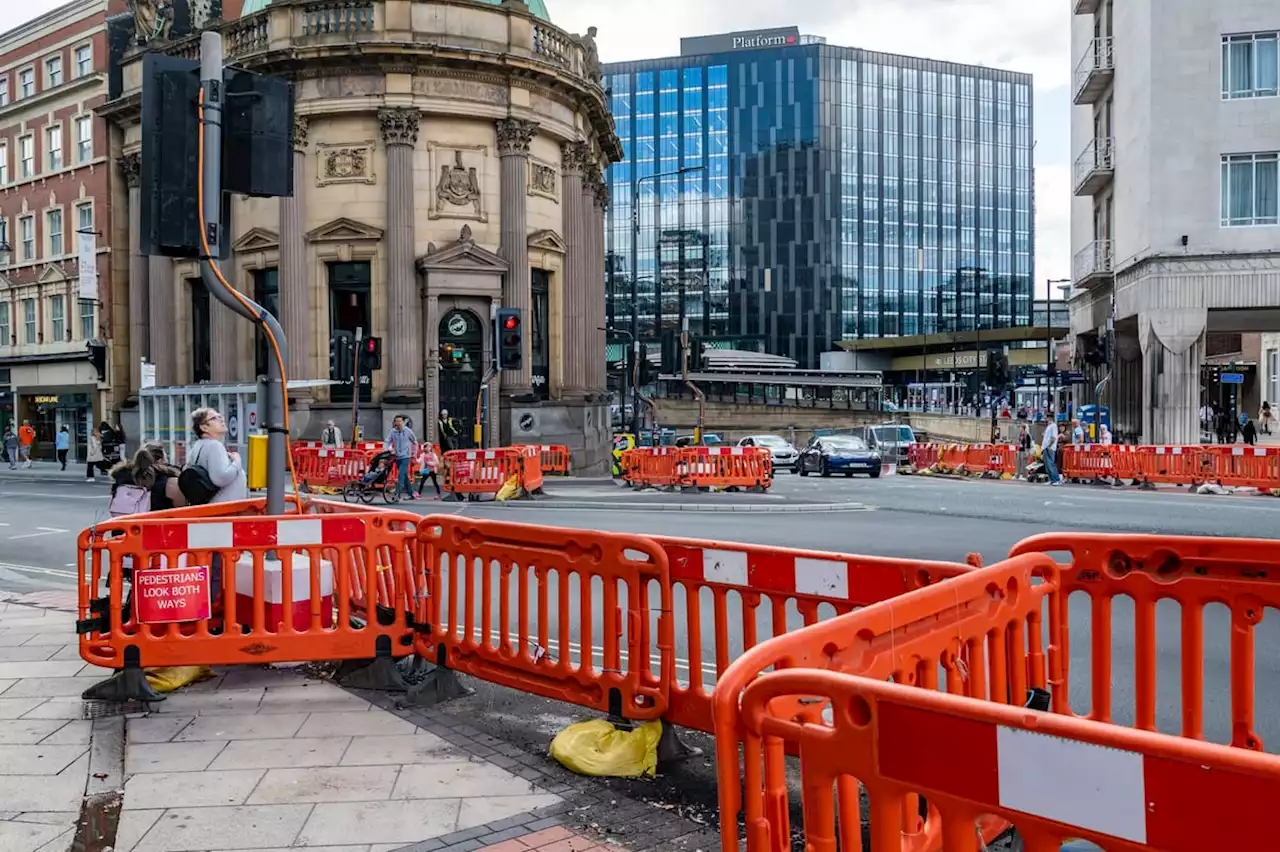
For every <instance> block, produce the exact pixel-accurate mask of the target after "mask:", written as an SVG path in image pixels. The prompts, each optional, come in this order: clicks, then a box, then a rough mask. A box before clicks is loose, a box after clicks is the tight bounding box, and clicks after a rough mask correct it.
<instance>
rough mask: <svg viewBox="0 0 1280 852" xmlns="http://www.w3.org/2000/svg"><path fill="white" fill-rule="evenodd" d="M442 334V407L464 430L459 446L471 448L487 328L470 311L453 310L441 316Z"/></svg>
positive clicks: (440, 330)
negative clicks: (485, 330) (485, 329)
mask: <svg viewBox="0 0 1280 852" xmlns="http://www.w3.org/2000/svg"><path fill="white" fill-rule="evenodd" d="M439 333H440V338H439V339H440V410H442V411H444V410H447V411H448V412H449V416H451V417H452V418H453V419H454V420H455V421H456V422H457V424H458V428H459V429H460V430H461V433H462V434H461V435H459V436H458V447H459V448H467V447H471V446H473V445H474V442H473V441H472V436H473V435H474V427H475V424H476V398H477V397H478V396H479V395H480V383H481V381H482V380H483V379H484V329H483V327H482V326H481V325H480V320H479V318H478V317H476V315H475V314H474V313H472V312H471V311H466V310H453V311H449V313H447V314H445V315H444V316H443V317H442V318H441V319H440V329H439ZM437 416H439V412H437Z"/></svg>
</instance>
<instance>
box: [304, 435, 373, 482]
mask: <svg viewBox="0 0 1280 852" xmlns="http://www.w3.org/2000/svg"><path fill="white" fill-rule="evenodd" d="M369 458H370V454H369V451H367V450H360V449H350V450H331V449H326V448H324V447H299V446H296V445H295V446H294V447H293V467H294V471H295V472H296V474H297V477H298V484H299V485H305V486H307V487H308V488H313V489H314V488H341V487H342V486H344V485H346V484H347V483H348V482H351V481H352V480H355V479H359V478H360V477H361V476H362V475H363V474H364V472H365V470H366V469H367V468H368V462H369Z"/></svg>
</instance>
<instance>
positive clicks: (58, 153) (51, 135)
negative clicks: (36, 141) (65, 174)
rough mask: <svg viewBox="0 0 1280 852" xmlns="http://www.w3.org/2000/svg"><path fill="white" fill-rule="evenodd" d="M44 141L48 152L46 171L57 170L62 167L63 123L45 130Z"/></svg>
mask: <svg viewBox="0 0 1280 852" xmlns="http://www.w3.org/2000/svg"><path fill="white" fill-rule="evenodd" d="M44 141H45V150H46V151H47V152H48V158H47V159H46V160H45V171H47V172H56V171H57V170H58V169H60V168H62V125H61V124H55V125H52V126H51V127H49V128H48V129H47V130H45V132H44Z"/></svg>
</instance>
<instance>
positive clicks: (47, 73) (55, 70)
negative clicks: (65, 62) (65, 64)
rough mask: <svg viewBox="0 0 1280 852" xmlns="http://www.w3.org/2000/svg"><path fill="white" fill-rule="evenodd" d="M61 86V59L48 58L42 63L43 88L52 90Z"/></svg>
mask: <svg viewBox="0 0 1280 852" xmlns="http://www.w3.org/2000/svg"><path fill="white" fill-rule="evenodd" d="M61 85H62V57H61V56H50V57H49V58H48V59H46V60H45V61H44V87H45V88H46V89H52V88H54V87H56V86H61Z"/></svg>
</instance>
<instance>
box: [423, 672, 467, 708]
mask: <svg viewBox="0 0 1280 852" xmlns="http://www.w3.org/2000/svg"><path fill="white" fill-rule="evenodd" d="M473 692H475V690H472V689H468V688H467V687H465V686H463V685H462V681H460V680H458V673H457V672H455V671H454V670H453V669H446V668H444V667H442V666H436V667H435V668H433V669H432V670H431V671H429V672H427V676H426V678H425V679H424V680H422V681H421V682H420V683H415V684H414V685H413V686H411V687H409V696H408V698H409V702H410V703H411V704H416V705H417V706H419V707H434V706H436V705H437V704H440V703H441V702H444V701H449V700H450V699H453V698H465V697H466V696H468V695H471V694H472V693H473Z"/></svg>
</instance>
